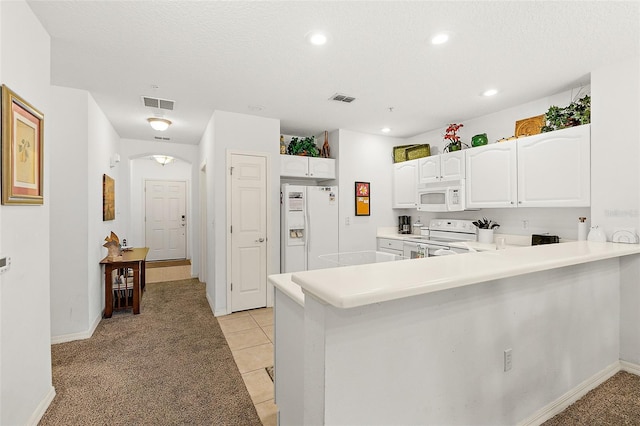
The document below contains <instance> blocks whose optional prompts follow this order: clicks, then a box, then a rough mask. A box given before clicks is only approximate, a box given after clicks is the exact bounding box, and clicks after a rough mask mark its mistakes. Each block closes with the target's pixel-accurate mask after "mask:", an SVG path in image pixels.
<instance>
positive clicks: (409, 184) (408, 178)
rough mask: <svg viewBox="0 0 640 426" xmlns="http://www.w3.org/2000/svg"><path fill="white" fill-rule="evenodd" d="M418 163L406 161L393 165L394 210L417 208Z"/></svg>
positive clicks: (416, 161)
mask: <svg viewBox="0 0 640 426" xmlns="http://www.w3.org/2000/svg"><path fill="white" fill-rule="evenodd" d="M418 161H419V160H411V161H404V162H402V163H395V164H394V165H393V208H397V209H405V208H415V207H416V197H417V183H418Z"/></svg>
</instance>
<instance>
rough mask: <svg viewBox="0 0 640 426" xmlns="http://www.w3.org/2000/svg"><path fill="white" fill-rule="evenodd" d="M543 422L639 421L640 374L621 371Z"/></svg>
mask: <svg viewBox="0 0 640 426" xmlns="http://www.w3.org/2000/svg"><path fill="white" fill-rule="evenodd" d="M543 425H544V426H592V425H598V426H619V425H640V377H638V376H636V375H633V374H630V373H627V372H624V371H620V372H619V373H617V374H615V375H614V376H613V377H611V378H610V379H609V380H607V381H606V382H604V383H603V384H601V385H600V386H598V387H597V388H595V389H593V390H592V391H590V392H589V393H587V394H586V395H585V396H583V397H582V398H581V399H579V400H578V401H576V402H575V403H574V404H572V405H570V406H569V407H568V408H567V409H566V410H564V411H563V412H562V413H560V414H558V415H557V416H555V417H553V418H552V419H550V420H548V421H547V422H545V423H543Z"/></svg>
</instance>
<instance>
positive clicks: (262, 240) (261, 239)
mask: <svg viewBox="0 0 640 426" xmlns="http://www.w3.org/2000/svg"><path fill="white" fill-rule="evenodd" d="M256 243H264V238H258V239H257V240H256Z"/></svg>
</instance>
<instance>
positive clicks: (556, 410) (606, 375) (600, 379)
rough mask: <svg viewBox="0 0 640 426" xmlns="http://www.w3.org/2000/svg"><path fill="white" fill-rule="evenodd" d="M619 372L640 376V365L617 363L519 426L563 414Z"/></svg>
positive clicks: (530, 424) (533, 423)
mask: <svg viewBox="0 0 640 426" xmlns="http://www.w3.org/2000/svg"><path fill="white" fill-rule="evenodd" d="M619 371H627V372H629V373H632V374H636V375H639V376H640V365H637V364H632V363H630V362H626V361H616V362H614V363H613V364H611V365H610V366H608V367H606V368H605V369H604V370H602V371H600V372H598V373H596V374H594V375H593V376H591V377H589V378H588V379H587V380H585V381H584V382H582V383H580V384H579V385H578V386H576V387H575V388H573V389H571V390H569V391H568V392H566V393H565V394H564V395H562V396H561V397H560V398H558V399H556V400H555V401H553V402H551V403H550V404H547V405H546V406H544V407H542V408H541V409H539V410H538V411H536V412H535V413H534V414H532V415H531V416H529V417H528V418H526V419H524V420H523V421H521V422H519V423H518V425H519V426H537V425H540V424H542V423H544V422H546V421H547V420H549V419H550V418H552V417H553V416H555V415H557V414H560V413H561V412H563V411H564V410H565V409H566V408H567V407H568V406H570V405H571V404H573V403H574V402H576V401H577V400H579V399H580V398H582V397H583V396H585V395H586V394H587V393H588V392H589V391H590V390H592V389H595V388H597V387H598V386H600V385H601V384H602V383H604V382H606V381H607V380H608V379H610V378H611V377H612V376H613V375H614V374H616V373H617V372H619Z"/></svg>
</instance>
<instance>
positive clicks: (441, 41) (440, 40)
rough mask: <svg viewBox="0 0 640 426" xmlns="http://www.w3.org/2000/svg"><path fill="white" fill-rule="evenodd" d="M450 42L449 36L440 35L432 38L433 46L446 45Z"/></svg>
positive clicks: (445, 34)
mask: <svg viewBox="0 0 640 426" xmlns="http://www.w3.org/2000/svg"><path fill="white" fill-rule="evenodd" d="M447 41H449V34H447V33H438V34H436V35H434V36H433V37H432V38H431V44H444V43H446V42H447Z"/></svg>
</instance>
